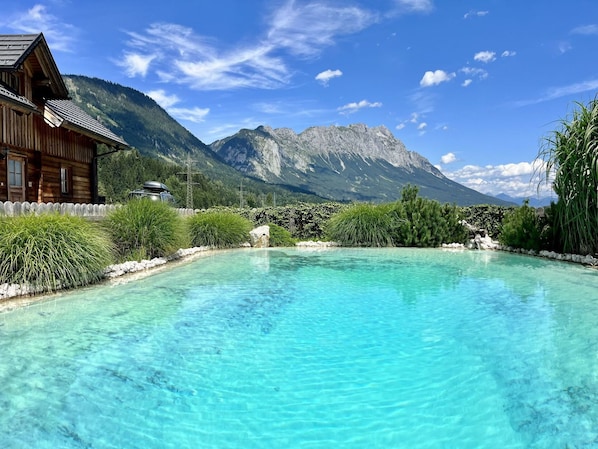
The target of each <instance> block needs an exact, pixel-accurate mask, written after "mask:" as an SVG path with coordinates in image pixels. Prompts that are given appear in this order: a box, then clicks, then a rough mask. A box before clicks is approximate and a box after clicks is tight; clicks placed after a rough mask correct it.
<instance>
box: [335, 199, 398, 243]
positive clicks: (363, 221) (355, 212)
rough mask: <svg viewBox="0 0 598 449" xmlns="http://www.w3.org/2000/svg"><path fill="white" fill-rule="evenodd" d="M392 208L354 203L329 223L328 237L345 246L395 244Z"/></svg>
mask: <svg viewBox="0 0 598 449" xmlns="http://www.w3.org/2000/svg"><path fill="white" fill-rule="evenodd" d="M393 222H394V216H393V213H392V209H391V208H390V207H389V206H380V205H374V204H366V203H364V204H354V205H352V206H351V207H349V208H348V209H346V210H344V211H342V212H339V213H337V214H335V215H333V216H332V217H330V220H329V221H328V223H327V227H326V232H327V235H328V237H329V238H330V239H331V240H333V241H335V242H338V243H339V244H341V245H343V246H369V247H371V246H373V247H384V246H393V239H392V230H393V228H394V227H395V224H394V223H393Z"/></svg>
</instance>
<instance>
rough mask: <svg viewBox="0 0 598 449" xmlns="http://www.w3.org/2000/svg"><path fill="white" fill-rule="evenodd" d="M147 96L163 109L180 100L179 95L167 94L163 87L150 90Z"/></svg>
mask: <svg viewBox="0 0 598 449" xmlns="http://www.w3.org/2000/svg"><path fill="white" fill-rule="evenodd" d="M147 96H148V97H150V98H151V99H153V100H154V101H155V102H156V103H158V104H159V105H160V106H162V107H163V108H164V109H168V108H169V107H171V106H174V105H175V104H177V103H178V102H179V101H180V99H179V97H177V96H176V95H167V94H166V92H165V91H164V90H163V89H158V90H151V91H149V92H148V93H147Z"/></svg>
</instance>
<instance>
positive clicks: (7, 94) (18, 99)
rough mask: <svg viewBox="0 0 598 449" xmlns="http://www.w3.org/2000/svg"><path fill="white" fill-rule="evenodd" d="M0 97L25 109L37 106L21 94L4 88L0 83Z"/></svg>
mask: <svg viewBox="0 0 598 449" xmlns="http://www.w3.org/2000/svg"><path fill="white" fill-rule="evenodd" d="M0 98H4V99H6V100H7V101H10V102H11V103H14V104H16V105H17V106H22V107H25V108H27V109H31V110H37V106H35V104H34V103H33V102H31V101H29V100H28V99H27V98H25V97H23V96H21V95H17V94H15V93H14V92H12V91H10V90H8V89H6V88H5V87H2V86H1V85H0Z"/></svg>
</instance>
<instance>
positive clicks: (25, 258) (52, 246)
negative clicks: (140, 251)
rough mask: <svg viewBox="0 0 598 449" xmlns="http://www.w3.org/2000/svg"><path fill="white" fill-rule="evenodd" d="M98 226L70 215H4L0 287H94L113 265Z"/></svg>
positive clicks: (0, 238)
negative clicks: (17, 285) (91, 285)
mask: <svg viewBox="0 0 598 449" xmlns="http://www.w3.org/2000/svg"><path fill="white" fill-rule="evenodd" d="M111 248H112V245H111V242H110V239H109V238H108V236H107V235H106V233H104V232H103V230H102V229H101V228H100V227H99V226H98V225H96V224H94V223H91V222H89V221H87V220H85V219H83V218H81V217H76V216H68V215H57V214H50V215H41V216H37V215H21V216H18V217H0V284H3V283H9V284H21V285H23V284H26V285H29V286H31V287H32V288H34V289H38V290H41V291H54V290H57V289H60V288H71V287H77V286H82V285H87V284H91V283H93V282H96V281H98V280H100V279H101V278H102V277H103V276H104V269H105V268H106V266H108V265H109V264H110V263H112V261H113V260H112V252H111Z"/></svg>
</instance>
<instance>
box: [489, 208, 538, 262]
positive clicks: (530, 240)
mask: <svg viewBox="0 0 598 449" xmlns="http://www.w3.org/2000/svg"><path fill="white" fill-rule="evenodd" d="M540 236H541V227H540V221H539V219H538V216H537V214H536V210H535V209H534V208H533V207H530V206H529V205H528V202H527V201H525V202H524V203H523V206H521V207H518V208H516V209H513V210H511V211H510V212H507V214H506V215H505V218H504V219H503V222H502V228H501V233H500V235H499V236H498V241H499V242H500V243H501V244H503V245H506V246H512V247H514V248H521V249H528V250H529V249H533V250H536V251H538V250H539V249H540V247H541V239H540Z"/></svg>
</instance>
